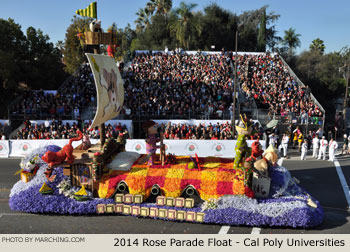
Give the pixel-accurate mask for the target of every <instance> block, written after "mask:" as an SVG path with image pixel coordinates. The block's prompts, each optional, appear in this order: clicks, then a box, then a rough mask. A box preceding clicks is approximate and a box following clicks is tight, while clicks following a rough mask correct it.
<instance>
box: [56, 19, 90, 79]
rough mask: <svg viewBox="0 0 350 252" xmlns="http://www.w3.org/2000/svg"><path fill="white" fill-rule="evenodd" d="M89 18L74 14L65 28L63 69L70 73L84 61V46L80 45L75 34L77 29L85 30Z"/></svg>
mask: <svg viewBox="0 0 350 252" xmlns="http://www.w3.org/2000/svg"><path fill="white" fill-rule="evenodd" d="M91 20H92V19H91V18H87V17H83V18H80V17H77V16H74V17H73V19H72V20H71V22H72V23H71V24H70V25H69V27H68V28H67V31H66V38H65V42H64V51H63V53H64V63H65V64H66V67H65V71H66V72H68V73H70V74H72V73H74V72H75V71H76V70H77V68H78V67H79V66H80V65H81V64H82V63H83V62H84V61H86V57H85V55H84V48H83V47H82V46H81V44H80V41H79V38H78V36H77V34H78V32H79V31H82V32H83V31H87V30H88V27H89V24H90V22H91Z"/></svg>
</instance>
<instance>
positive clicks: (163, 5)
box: [146, 0, 173, 16]
mask: <svg viewBox="0 0 350 252" xmlns="http://www.w3.org/2000/svg"><path fill="white" fill-rule="evenodd" d="M172 5H173V1H172V0H150V1H149V2H148V3H147V4H146V8H147V9H148V10H149V11H150V13H151V15H153V13H154V11H155V10H156V14H158V15H163V16H166V15H167V14H168V13H169V12H170V10H171V8H172Z"/></svg>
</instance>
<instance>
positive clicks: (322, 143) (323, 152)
mask: <svg viewBox="0 0 350 252" xmlns="http://www.w3.org/2000/svg"><path fill="white" fill-rule="evenodd" d="M327 145H328V141H327V140H326V137H325V136H323V137H322V140H321V141H320V151H319V152H318V159H321V157H322V155H323V160H326V150H327Z"/></svg>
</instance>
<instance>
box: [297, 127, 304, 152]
mask: <svg viewBox="0 0 350 252" xmlns="http://www.w3.org/2000/svg"><path fill="white" fill-rule="evenodd" d="M303 141H304V135H303V133H302V132H301V131H299V134H298V149H299V152H301V145H302V144H303Z"/></svg>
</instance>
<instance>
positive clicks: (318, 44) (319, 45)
mask: <svg viewBox="0 0 350 252" xmlns="http://www.w3.org/2000/svg"><path fill="white" fill-rule="evenodd" d="M324 49H326V46H325V45H324V43H323V40H322V39H320V38H317V39H314V40H312V42H311V45H310V50H311V51H316V52H319V53H320V54H323V53H324Z"/></svg>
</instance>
